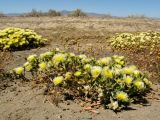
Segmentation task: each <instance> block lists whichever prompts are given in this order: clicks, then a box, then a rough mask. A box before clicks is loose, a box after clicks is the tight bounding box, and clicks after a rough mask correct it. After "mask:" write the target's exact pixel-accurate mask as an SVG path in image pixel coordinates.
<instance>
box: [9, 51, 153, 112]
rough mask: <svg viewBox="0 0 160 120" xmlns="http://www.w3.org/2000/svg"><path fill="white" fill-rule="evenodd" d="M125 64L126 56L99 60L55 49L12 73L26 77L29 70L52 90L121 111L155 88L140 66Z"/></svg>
mask: <svg viewBox="0 0 160 120" xmlns="http://www.w3.org/2000/svg"><path fill="white" fill-rule="evenodd" d="M125 63H126V62H125V59H124V57H123V56H118V55H114V56H112V57H104V58H100V59H98V60H96V59H95V58H92V57H87V56H86V55H79V56H78V55H75V54H73V53H67V52H65V51H61V50H59V49H53V50H51V51H50V52H45V53H42V54H40V55H39V56H37V55H30V56H29V57H28V58H27V62H26V63H24V64H23V67H18V68H15V69H14V71H13V72H12V74H13V75H15V74H17V75H18V76H16V77H25V76H24V75H25V72H26V71H29V72H31V73H32V74H35V75H37V76H38V78H39V77H41V79H43V80H44V81H46V83H49V84H51V86H50V90H53V89H55V88H58V89H59V90H60V93H61V94H62V95H63V93H66V92H67V94H70V93H71V94H72V95H73V96H74V95H75V96H74V97H78V98H81V97H82V98H83V99H84V98H86V99H88V98H89V99H92V100H93V101H95V102H101V103H102V104H105V105H104V106H106V107H107V108H110V109H112V110H120V109H122V108H123V107H127V106H128V105H129V104H130V103H133V101H138V100H141V99H142V98H143V96H145V95H146V94H147V92H149V90H150V88H151V85H152V83H151V82H150V81H149V80H148V79H147V78H146V76H145V74H143V73H142V72H141V71H140V70H138V69H137V67H136V66H134V65H130V66H128V65H126V64H125ZM23 73H24V74H23ZM55 76H57V77H55ZM32 77H36V76H32ZM50 81H52V83H50ZM55 86H58V87H55ZM52 88H53V89H52Z"/></svg>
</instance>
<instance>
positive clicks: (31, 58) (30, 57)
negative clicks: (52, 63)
mask: <svg viewBox="0 0 160 120" xmlns="http://www.w3.org/2000/svg"><path fill="white" fill-rule="evenodd" d="M36 59H37V55H35V54H34V55H29V56H28V57H27V61H28V62H34V61H36Z"/></svg>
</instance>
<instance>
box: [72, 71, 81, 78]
mask: <svg viewBox="0 0 160 120" xmlns="http://www.w3.org/2000/svg"><path fill="white" fill-rule="evenodd" d="M81 74H82V72H81V71H77V72H75V73H74V76H76V77H80V76H81Z"/></svg>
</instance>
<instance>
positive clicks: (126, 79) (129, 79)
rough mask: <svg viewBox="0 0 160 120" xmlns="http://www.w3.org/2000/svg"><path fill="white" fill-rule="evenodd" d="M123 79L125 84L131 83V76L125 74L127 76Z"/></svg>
mask: <svg viewBox="0 0 160 120" xmlns="http://www.w3.org/2000/svg"><path fill="white" fill-rule="evenodd" d="M124 81H125V83H126V84H127V85H131V83H132V81H133V78H132V77H129V76H127V77H125V78H124Z"/></svg>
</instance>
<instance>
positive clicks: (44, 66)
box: [38, 62, 47, 71]
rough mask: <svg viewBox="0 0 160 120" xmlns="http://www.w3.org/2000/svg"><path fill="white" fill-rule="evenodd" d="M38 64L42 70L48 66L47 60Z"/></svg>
mask: <svg viewBox="0 0 160 120" xmlns="http://www.w3.org/2000/svg"><path fill="white" fill-rule="evenodd" d="M38 66H39V70H40V71H44V70H46V68H47V64H46V63H45V62H42V63H40V64H39V65H38Z"/></svg>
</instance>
